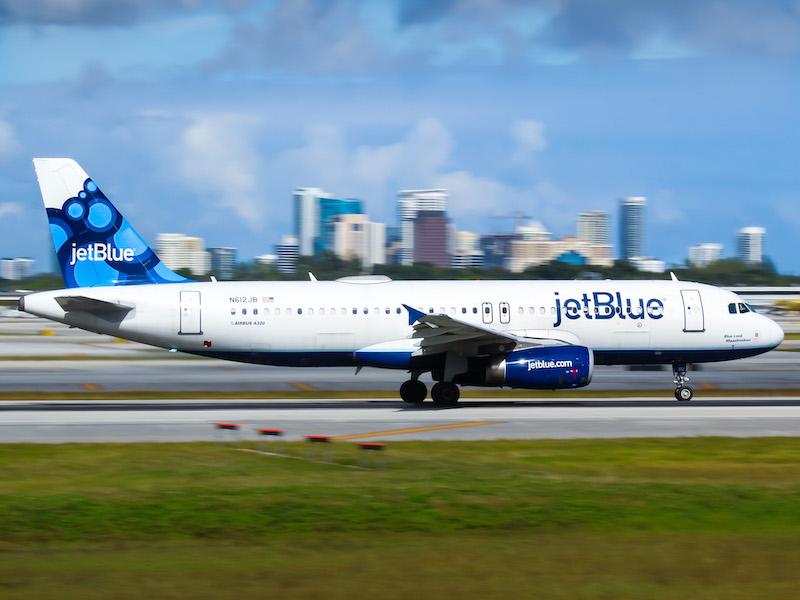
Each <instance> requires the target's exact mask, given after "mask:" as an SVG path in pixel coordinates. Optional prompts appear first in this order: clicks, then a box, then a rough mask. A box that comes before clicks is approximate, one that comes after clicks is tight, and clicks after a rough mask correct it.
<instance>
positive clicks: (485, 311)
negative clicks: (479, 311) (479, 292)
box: [483, 306, 491, 315]
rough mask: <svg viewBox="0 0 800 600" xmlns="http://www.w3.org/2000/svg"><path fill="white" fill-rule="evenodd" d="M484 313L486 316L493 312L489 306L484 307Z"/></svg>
mask: <svg viewBox="0 0 800 600" xmlns="http://www.w3.org/2000/svg"><path fill="white" fill-rule="evenodd" d="M483 312H484V314H487V315H488V314H489V313H490V312H491V309H490V308H489V307H488V306H484V307H483Z"/></svg>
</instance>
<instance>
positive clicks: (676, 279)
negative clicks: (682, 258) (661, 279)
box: [669, 271, 678, 281]
mask: <svg viewBox="0 0 800 600" xmlns="http://www.w3.org/2000/svg"><path fill="white" fill-rule="evenodd" d="M669 278H670V279H672V281H678V278H677V277H676V276H675V273H673V272H672V271H670V272H669Z"/></svg>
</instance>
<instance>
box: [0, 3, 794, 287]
mask: <svg viewBox="0 0 800 600" xmlns="http://www.w3.org/2000/svg"><path fill="white" fill-rule="evenodd" d="M35 156H68V157H72V158H75V159H76V160H78V162H80V163H81V165H82V166H83V167H84V168H85V169H86V171H87V172H88V173H89V174H90V175H91V176H92V177H93V178H94V179H95V181H97V182H98V184H99V185H100V187H101V188H102V189H103V191H104V192H105V193H106V195H107V196H109V198H110V199H111V200H112V201H113V202H114V203H115V205H116V206H117V207H118V208H119V209H120V210H121V211H122V212H123V213H124V214H125V215H126V216H127V217H128V219H129V220H130V221H131V222H132V223H133V225H134V227H136V228H137V229H138V230H139V231H140V233H142V234H143V235H144V236H145V238H146V239H149V240H150V241H151V242H154V241H155V236H156V234H157V233H159V232H175V231H177V232H183V233H186V234H190V235H199V236H202V237H204V238H205V239H206V242H207V245H209V246H216V245H220V246H236V247H238V248H239V252H240V259H242V260H248V259H249V258H251V257H252V256H255V255H258V254H263V253H268V252H272V251H273V246H274V244H275V243H276V242H277V241H278V240H279V239H280V237H281V235H282V234H284V233H290V232H291V231H292V228H293V223H292V191H293V189H294V188H295V187H298V186H316V187H322V188H324V189H325V190H327V191H328V192H330V193H332V194H334V195H336V196H341V197H357V198H361V199H362V200H364V202H365V205H366V209H367V211H368V212H369V214H370V216H371V217H372V218H373V219H375V220H379V221H385V222H387V223H389V224H392V223H393V222H394V220H395V210H394V207H395V201H396V193H397V190H399V189H405V188H425V187H445V188H447V189H448V190H449V192H450V200H449V212H450V216H451V218H452V219H453V221H454V223H455V225H456V227H457V228H458V229H469V230H473V231H478V232H489V231H501V230H510V228H511V227H512V222H511V221H509V220H504V219H502V218H495V217H500V216H502V215H508V214H510V213H513V212H516V211H519V212H521V213H524V214H526V215H530V216H531V217H532V218H534V219H536V220H539V221H541V222H542V223H543V224H544V225H545V226H546V227H547V228H548V229H549V230H550V231H552V232H553V233H554V234H555V235H557V236H561V235H572V234H574V231H575V219H576V215H577V213H578V212H580V211H582V210H607V211H609V213H610V215H611V222H612V236H613V242H614V244H615V246H618V244H617V237H616V236H617V229H618V228H617V218H618V209H617V206H618V201H619V198H621V197H623V196H636V195H644V196H647V198H648V207H647V215H646V220H647V228H646V235H645V249H646V252H647V254H649V255H652V256H655V257H658V258H662V259H664V260H666V261H668V262H670V263H680V262H682V261H683V260H684V259H685V258H686V256H687V249H688V247H689V246H690V245H692V244H696V243H701V242H719V243H722V244H723V246H724V254H725V255H732V254H734V253H735V234H736V230H737V229H738V228H740V227H743V226H750V225H760V226H763V227H766V229H767V238H766V254H767V255H768V256H769V257H770V258H771V259H772V260H773V261H774V262H775V264H776V266H777V267H778V269H779V270H780V271H782V272H787V273H795V274H800V253H798V252H796V250H795V248H796V246H797V244H796V240H797V235H798V233H800V0H791V1H789V0H786V1H784V0H772V1H770V0H727V1H725V2H722V1H721V0H665V1H663V2H659V1H652V2H642V1H641V0H615V1H607V2H597V1H593V0H531V1H524V0H438V1H426V0H419V1H417V0H407V1H402V0H385V1H382V0H373V1H356V0H349V1H348V0H344V1H340V2H335V1H332V0H295V1H278V0H276V1H256V0H0V256H32V257H34V258H36V259H37V266H38V268H39V269H42V270H47V269H49V268H50V265H51V259H50V256H51V250H50V240H49V236H48V231H47V227H46V217H45V214H44V210H43V208H42V204H41V199H40V196H39V191H38V186H37V185H36V179H35V175H34V172H33V167H32V164H31V158H32V157H35Z"/></svg>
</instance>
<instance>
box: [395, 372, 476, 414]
mask: <svg viewBox="0 0 800 600" xmlns="http://www.w3.org/2000/svg"><path fill="white" fill-rule="evenodd" d="M418 377H419V373H414V374H412V376H411V379H409V380H408V381H405V382H403V385H401V386H400V398H402V399H403V402H407V403H409V404H422V403H423V402H425V396H427V395H428V388H427V387H425V384H424V383H422V382H421V381H420V380H419V379H418ZM460 396H461V392H460V390H459V389H458V386H457V385H456V384H455V383H447V382H445V381H439V382H438V383H435V384H434V385H433V387H432V388H431V399H432V400H433V403H434V404H435V405H436V406H455V405H456V404H458V399H459V397H460Z"/></svg>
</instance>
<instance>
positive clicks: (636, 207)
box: [619, 196, 647, 260]
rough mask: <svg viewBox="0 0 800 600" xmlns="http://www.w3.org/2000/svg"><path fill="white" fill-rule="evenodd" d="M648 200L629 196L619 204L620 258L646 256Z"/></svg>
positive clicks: (642, 197)
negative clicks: (645, 229) (645, 232)
mask: <svg viewBox="0 0 800 600" xmlns="http://www.w3.org/2000/svg"><path fill="white" fill-rule="evenodd" d="M645 204H647V198H645V197H644V196H628V197H626V198H623V199H622V200H620V203H619V209H620V210H619V248H620V258H622V259H623V260H629V259H631V258H634V257H637V256H644V207H645Z"/></svg>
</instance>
